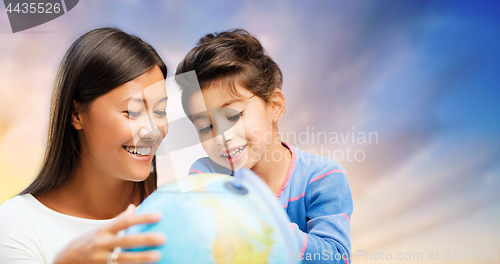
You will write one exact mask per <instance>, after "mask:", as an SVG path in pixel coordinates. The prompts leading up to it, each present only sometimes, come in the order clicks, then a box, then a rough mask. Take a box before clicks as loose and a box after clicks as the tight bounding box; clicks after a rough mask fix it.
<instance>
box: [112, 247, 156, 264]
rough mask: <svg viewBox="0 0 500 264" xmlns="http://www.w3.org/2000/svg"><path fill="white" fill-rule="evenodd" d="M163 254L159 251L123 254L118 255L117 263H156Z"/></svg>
mask: <svg viewBox="0 0 500 264" xmlns="http://www.w3.org/2000/svg"><path fill="white" fill-rule="evenodd" d="M160 259H161V253H160V251H158V250H149V251H144V252H122V253H120V254H118V259H117V260H116V262H118V263H120V264H123V263H156V262H158V261H160Z"/></svg>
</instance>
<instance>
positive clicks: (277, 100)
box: [269, 88, 286, 123]
mask: <svg viewBox="0 0 500 264" xmlns="http://www.w3.org/2000/svg"><path fill="white" fill-rule="evenodd" d="M269 103H270V104H271V107H272V111H273V112H272V117H273V118H272V120H273V123H278V121H279V120H280V119H281V117H282V116H283V115H284V114H285V108H286V107H285V106H286V103H285V96H283V93H282V92H281V90H280V89H278V88H276V89H274V91H273V93H272V94H271V96H270V97H269Z"/></svg>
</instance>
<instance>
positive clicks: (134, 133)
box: [73, 66, 168, 181]
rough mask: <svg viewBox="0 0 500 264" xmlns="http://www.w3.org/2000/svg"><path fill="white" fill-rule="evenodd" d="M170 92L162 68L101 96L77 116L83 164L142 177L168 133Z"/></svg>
mask: <svg viewBox="0 0 500 264" xmlns="http://www.w3.org/2000/svg"><path fill="white" fill-rule="evenodd" d="M166 107H167V93H166V88H165V80H164V78H163V74H162V72H161V70H160V69H159V67H157V66H155V67H154V68H153V69H152V70H150V71H148V72H146V73H144V74H142V75H141V76H139V77H137V78H136V79H134V80H132V81H130V82H128V83H125V84H123V85H120V86H118V87H117V88H115V89H113V90H111V91H110V92H108V93H107V94H105V95H102V96H100V97H98V98H97V99H96V100H94V102H93V103H92V104H91V105H90V108H89V109H88V111H85V112H83V113H81V114H79V115H78V116H79V120H77V121H75V120H73V125H74V126H75V128H76V129H77V130H78V136H79V140H80V154H81V162H82V165H83V166H87V167H89V166H90V167H91V168H92V169H93V170H95V172H97V173H99V175H111V176H112V177H114V178H116V179H121V180H126V181H143V180H145V179H146V178H147V177H148V176H149V173H150V169H151V161H152V157H153V155H154V154H155V152H156V149H157V148H158V146H159V144H160V142H161V141H162V140H163V138H164V137H165V135H166V133H167V129H168V123H167V115H166V112H165V111H166Z"/></svg>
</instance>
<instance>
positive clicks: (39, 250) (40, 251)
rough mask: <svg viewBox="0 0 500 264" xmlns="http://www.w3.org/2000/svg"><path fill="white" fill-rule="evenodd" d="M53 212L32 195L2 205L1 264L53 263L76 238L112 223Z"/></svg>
mask: <svg viewBox="0 0 500 264" xmlns="http://www.w3.org/2000/svg"><path fill="white" fill-rule="evenodd" d="M112 220H113V219H109V220H93V219H85V218H79V217H74V216H69V215H65V214H62V213H58V212H56V211H54V210H51V209H49V208H47V207H46V206H44V205H43V204H42V203H40V202H39V201H38V200H37V199H36V198H35V197H33V196H32V195H31V194H25V195H20V196H16V197H14V198H13V199H11V200H9V201H6V202H5V203H3V204H2V205H1V206H0V264H41V263H44V264H52V263H53V260H54V257H55V255H56V254H57V253H58V251H59V250H61V249H62V248H64V247H65V246H66V245H68V243H69V242H70V241H71V240H73V239H75V238H76V237H78V236H80V235H83V234H85V233H87V232H90V231H93V230H96V229H97V228H99V227H101V226H103V225H105V224H107V223H109V222H110V221H112Z"/></svg>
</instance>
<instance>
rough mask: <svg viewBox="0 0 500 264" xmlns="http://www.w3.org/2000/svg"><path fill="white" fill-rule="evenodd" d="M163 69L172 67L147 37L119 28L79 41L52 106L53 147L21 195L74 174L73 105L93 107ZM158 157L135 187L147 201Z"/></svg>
mask: <svg viewBox="0 0 500 264" xmlns="http://www.w3.org/2000/svg"><path fill="white" fill-rule="evenodd" d="M155 65H156V66H158V67H159V68H160V70H161V71H162V73H163V77H164V78H166V76H167V67H166V66H165V63H164V62H163V61H162V59H161V58H160V56H159V55H158V54H157V53H156V51H155V50H154V49H153V47H151V45H149V44H148V43H146V42H144V41H143V40H142V39H140V38H138V37H136V36H133V35H129V34H127V33H125V32H123V31H121V30H119V29H116V28H100V29H95V30H93V31H90V32H88V33H86V34H84V35H83V36H81V37H80V38H78V39H77V40H76V41H75V42H74V43H73V44H72V45H71V47H70V48H69V49H68V51H67V52H66V54H65V55H64V58H63V60H62V62H61V65H60V66H59V70H58V72H57V76H56V80H55V83H54V91H53V94H52V101H51V107H50V121H49V132H48V138H47V149H46V151H45V157H44V160H43V163H42V168H41V170H40V172H39V173H38V176H37V177H36V179H35V180H34V181H33V183H31V184H30V185H29V186H28V188H26V189H25V190H24V191H23V192H21V194H27V193H31V194H32V195H39V194H44V193H47V192H49V191H51V190H53V189H55V188H57V187H59V186H61V185H62V184H64V183H65V182H66V181H68V179H70V177H71V176H72V175H73V171H74V169H75V165H76V162H77V160H78V158H79V156H80V154H79V142H78V135H77V132H76V129H75V128H74V127H73V126H72V124H71V120H72V115H73V112H74V110H75V109H74V104H73V101H76V102H78V103H80V104H81V105H82V106H83V108H84V109H83V111H85V110H86V109H88V108H89V107H90V105H91V104H92V102H93V101H94V100H95V99H96V98H98V97H99V96H101V95H104V94H106V93H108V92H109V91H111V90H113V89H115V88H116V87H118V86H120V85H122V84H124V83H127V82H129V81H132V80H133V79H135V78H137V77H139V76H140V75H142V74H143V73H145V72H148V71H149V70H151V69H152V68H153V67H154V66H155ZM156 182H157V175H156V165H155V158H154V159H153V168H152V171H151V174H150V175H149V177H148V178H147V179H146V180H144V181H142V182H137V183H135V185H134V190H136V188H139V191H140V193H141V195H142V197H143V198H145V197H146V196H147V195H149V194H150V193H151V192H153V191H154V190H155V189H156Z"/></svg>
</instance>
